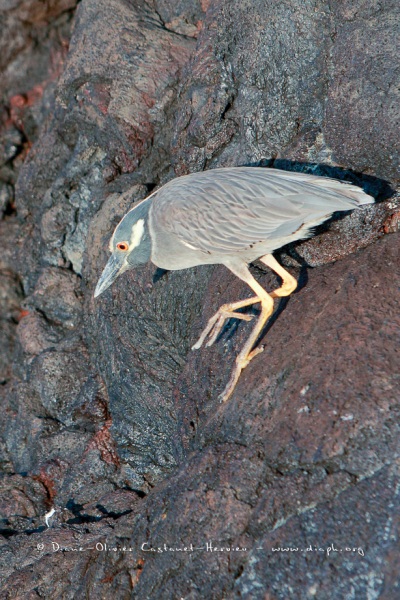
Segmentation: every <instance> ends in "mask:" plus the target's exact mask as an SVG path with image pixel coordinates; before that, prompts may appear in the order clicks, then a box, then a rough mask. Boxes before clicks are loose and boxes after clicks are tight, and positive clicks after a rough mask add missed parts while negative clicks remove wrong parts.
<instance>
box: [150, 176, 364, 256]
mask: <svg viewBox="0 0 400 600" xmlns="http://www.w3.org/2000/svg"><path fill="white" fill-rule="evenodd" d="M286 174H287V176H285V175H286ZM368 198H370V197H369V196H367V195H366V194H365V193H364V192H363V191H362V190H361V189H360V188H358V187H356V186H353V185H348V184H342V183H340V182H338V181H336V180H328V179H327V178H322V177H315V176H312V175H306V174H303V173H293V172H287V171H277V170H275V169H262V168H250V167H236V168H232V169H230V168H229V169H214V170H210V171H204V172H202V173H194V174H192V175H187V176H184V177H180V178H178V179H174V180H173V181H171V182H169V183H168V184H166V185H165V186H164V187H163V188H161V189H160V190H159V191H158V193H157V194H156V195H155V197H154V200H153V204H152V208H151V215H152V219H153V222H154V224H155V226H156V228H157V229H160V230H162V231H163V232H165V233H166V234H169V235H175V236H177V237H178V238H179V239H180V240H181V241H182V242H184V243H185V244H186V245H189V246H191V247H192V248H195V249H198V250H200V251H202V252H206V253H210V252H219V253H222V254H224V253H226V254H229V253H232V252H236V251H240V250H242V249H244V248H247V247H251V246H252V245H255V244H257V243H259V242H264V241H267V240H268V241H269V240H270V241H273V240H274V239H278V238H285V237H287V236H290V235H291V234H294V233H295V232H296V231H297V230H299V229H300V228H302V227H304V226H306V227H305V228H304V231H305V235H304V237H306V236H307V235H306V231H307V224H309V227H313V226H315V225H316V224H318V223H321V222H323V221H324V220H325V219H327V218H328V217H329V216H330V215H331V214H332V213H333V212H335V211H340V210H351V209H353V208H355V207H356V206H358V205H359V204H361V203H363V202H364V203H367V202H368V201H369V202H371V201H373V199H370V200H366V199H368Z"/></svg>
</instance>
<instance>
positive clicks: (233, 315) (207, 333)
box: [192, 299, 259, 350]
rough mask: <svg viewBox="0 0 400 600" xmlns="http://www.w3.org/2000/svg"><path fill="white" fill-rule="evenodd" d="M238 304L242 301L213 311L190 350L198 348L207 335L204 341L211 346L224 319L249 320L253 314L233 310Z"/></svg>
mask: <svg viewBox="0 0 400 600" xmlns="http://www.w3.org/2000/svg"><path fill="white" fill-rule="evenodd" d="M249 300H253V299H249ZM258 301H259V300H258V299H257V300H253V302H248V304H250V303H251V304H253V303H255V302H258ZM238 304H240V305H242V303H239V302H236V303H234V304H224V305H223V306H221V308H220V309H219V310H218V311H217V312H216V313H215V315H214V316H213V317H211V319H210V320H209V321H208V323H207V325H206V327H205V329H204V331H203V333H202V334H201V336H200V337H199V339H198V340H197V342H196V343H195V344H194V346H192V350H198V349H199V348H201V346H202V345H203V343H204V341H205V340H206V339H207V337H208V338H209V339H208V341H207V343H206V346H207V347H209V346H212V345H213V343H214V342H215V340H216V339H217V337H218V335H219V334H220V332H221V329H222V327H223V326H224V323H225V321H227V320H228V319H241V320H242V321H251V320H252V319H253V316H254V315H243V314H242V313H238V312H236V311H235V309H236V308H241V307H242V306H238ZM248 304H247V305H248ZM245 306H246V305H245Z"/></svg>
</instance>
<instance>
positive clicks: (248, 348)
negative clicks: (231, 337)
mask: <svg viewBox="0 0 400 600" xmlns="http://www.w3.org/2000/svg"><path fill="white" fill-rule="evenodd" d="M250 278H251V280H250ZM247 283H248V284H249V285H250V287H252V288H253V290H254V291H255V292H256V294H257V295H258V297H259V298H260V302H261V313H260V316H259V317H258V320H257V323H256V325H255V327H254V329H253V331H252V332H251V335H250V337H249V339H248V340H247V342H246V343H245V345H244V346H243V348H242V350H241V352H240V353H239V355H238V356H237V358H236V364H235V368H234V371H233V373H232V375H231V378H230V380H229V382H228V385H227V386H226V388H225V389H224V391H223V392H222V394H221V395H220V400H221V402H226V401H227V400H228V398H229V396H230V395H231V394H232V392H233V390H234V389H235V386H236V384H237V382H238V379H239V377H240V374H241V372H242V371H243V369H244V368H245V367H247V365H248V364H249V362H250V361H251V359H252V358H254V357H255V356H257V354H260V352H262V351H263V350H264V348H263V347H262V346H261V347H259V348H255V349H254V350H253V349H252V348H253V346H254V344H255V343H256V341H257V339H258V336H259V335H260V333H261V331H262V330H263V328H264V325H265V323H266V322H267V320H268V319H269V317H270V316H271V314H272V312H273V310H274V301H273V299H272V298H271V296H270V295H269V294H268V293H267V292H266V291H265V290H264V289H263V288H262V287H261V286H260V285H259V284H258V283H257V281H256V280H255V279H254V278H253V277H252V276H251V275H250V273H249V279H248V280H247Z"/></svg>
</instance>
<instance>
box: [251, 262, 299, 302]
mask: <svg viewBox="0 0 400 600" xmlns="http://www.w3.org/2000/svg"><path fill="white" fill-rule="evenodd" d="M259 260H261V262H263V263H264V264H265V265H267V267H269V268H270V269H272V270H273V271H275V273H276V274H277V275H279V277H280V278H281V279H282V285H281V287H280V288H277V289H276V290H274V291H273V292H270V293H269V295H270V296H271V298H282V297H283V296H290V294H291V293H292V292H294V290H295V289H296V288H297V281H296V279H295V278H294V277H293V275H291V274H290V273H288V272H287V271H286V270H285V269H284V268H283V267H282V265H280V264H279V263H278V261H277V260H276V258H274V257H273V256H272V254H266V255H265V256H262V257H261V258H260V259H259Z"/></svg>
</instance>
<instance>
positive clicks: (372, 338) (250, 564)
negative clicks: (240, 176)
mask: <svg viewBox="0 0 400 600" xmlns="http://www.w3.org/2000/svg"><path fill="white" fill-rule="evenodd" d="M75 5H76V3H75V2H73V1H72V0H71V1H70V0H60V1H54V2H53V1H51V2H50V1H49V2H45V3H43V2H25V1H22V2H14V1H13V0H9V1H5V0H4V1H3V2H0V13H1V15H2V17H4V18H3V20H2V26H1V27H3V29H4V36H3V37H2V42H1V43H0V49H1V50H2V54H1V59H0V70H2V77H1V86H2V87H1V102H2V103H3V107H4V111H3V113H4V116H2V118H1V121H0V152H1V156H0V213H1V220H0V236H1V237H0V239H1V243H2V252H1V254H0V296H1V298H2V304H1V307H0V324H1V326H2V328H1V332H0V343H1V345H0V367H1V368H2V373H1V378H0V383H1V385H0V395H1V399H2V411H1V414H0V469H1V473H2V488H1V490H0V506H1V519H2V526H1V527H2V535H0V545H1V556H2V558H1V561H0V569H1V573H2V577H3V581H2V594H3V596H4V597H5V598H6V597H14V596H15V595H16V594H17V595H18V596H31V595H32V594H33V595H38V594H39V595H40V596H42V597H46V598H58V597H69V596H71V597H72V596H74V597H75V596H81V595H83V596H85V595H87V594H88V593H89V594H90V595H91V596H93V597H101V598H108V597H118V598H120V597H121V598H125V597H126V598H131V597H135V598H136V597H137V598H159V597H162V598H164V597H165V598H176V597H179V598H193V599H195V598H202V597H206V598H208V597H210V598H240V597H241V598H243V597H251V598H267V597H268V598H274V599H277V600H280V599H282V600H283V599H284V600H287V599H288V598H293V599H294V598H299V597H302V598H303V597H304V598H313V597H318V598H321V599H322V600H324V599H325V598H333V599H337V600H339V599H341V598H343V597H344V596H345V595H346V594H348V593H349V592H348V591H349V590H351V593H352V594H353V596H354V597H357V598H362V597H367V596H371V597H372V596H374V597H375V596H376V597H377V596H378V595H379V597H385V598H395V597H397V595H398V592H397V580H398V575H397V572H398V568H397V564H398V546H399V533H400V532H399V530H398V526H397V520H396V515H397V514H398V511H399V509H400V507H399V501H398V496H397V495H396V490H397V488H398V479H399V477H398V464H397V455H398V442H397V440H398V435H399V415H398V409H397V404H398V372H399V357H398V337H399V331H400V321H399V311H398V289H399V285H400V281H399V269H398V260H399V248H398V229H399V228H398V220H399V219H398V213H399V211H400V207H399V194H398V185H399V173H398V169H397V165H398V156H397V154H398V139H397V138H398V136H397V137H396V131H397V130H396V119H398V110H397V105H398V103H397V104H396V98H397V96H396V94H397V90H396V87H395V85H394V84H393V82H394V81H395V80H396V76H397V75H398V72H399V69H400V67H399V63H398V59H397V55H398V53H396V50H395V43H394V40H395V39H397V38H396V34H397V29H396V28H397V22H396V19H395V18H394V16H395V15H396V8H397V6H396V4H395V2H394V0H393V1H389V2H386V3H384V5H383V4H382V3H381V4H379V5H377V6H375V5H372V4H371V3H368V2H365V1H364V0H359V1H357V2H352V3H350V2H344V3H340V6H339V5H338V6H336V5H335V6H332V5H331V4H329V3H327V2H323V3H315V2H314V1H313V0H307V1H306V2H298V1H297V0H289V1H288V2H286V3H285V4H277V3H273V2H258V1H257V2H246V1H244V2H240V3H232V2H226V1H225V0H211V1H209V0H201V1H200V0H177V1H176V2H173V3H171V2H166V1H164V0H150V1H149V2H141V1H140V2H136V3H126V2H123V1H122V0H112V1H111V2H106V1H105V0H101V1H100V2H99V1H96V2H95V1H94V0H83V1H82V2H80V3H79V4H78V6H77V8H76V10H74V9H75ZM72 25H73V27H72ZM397 37H398V36H397ZM396 153H397V154H396ZM396 156H397V158H396ZM396 161H397V162H396ZM239 164H250V165H259V166H264V167H265V168H268V167H277V168H284V169H288V170H290V169H292V170H293V169H294V170H298V171H303V172H311V173H315V174H320V175H325V176H333V177H336V178H339V179H342V180H346V181H352V182H354V183H356V184H359V185H361V186H362V187H364V189H365V190H366V191H367V192H368V193H371V194H373V195H374V196H375V197H376V198H377V200H378V203H377V204H376V205H373V206H368V207H365V208H364V209H362V210H359V211H355V212H353V213H352V214H348V215H341V216H340V218H337V216H336V217H334V218H333V219H332V220H331V222H330V223H329V224H327V225H325V226H323V227H322V228H320V229H319V235H318V236H317V237H315V238H313V239H311V240H307V241H305V242H301V243H298V244H296V245H292V246H289V247H286V248H283V249H282V250H281V251H280V252H279V256H280V259H281V260H282V262H283V263H284V264H285V265H287V266H288V269H289V270H290V271H291V272H292V273H293V274H294V275H295V276H296V277H297V278H298V279H299V287H298V290H297V291H296V293H295V294H293V296H292V297H291V298H289V299H282V300H280V301H279V302H278V301H277V302H276V310H275V313H274V315H273V317H272V318H271V320H270V322H269V323H268V325H267V327H266V330H265V332H264V334H263V337H262V339H261V340H260V344H262V345H263V346H265V348H264V351H263V353H262V354H260V355H258V356H257V357H255V358H254V360H253V361H252V362H251V364H250V365H249V366H248V367H247V369H246V370H245V371H244V373H243V374H242V376H241V378H240V380H239V383H238V386H237V388H236V389H235V392H234V394H233V395H232V398H231V399H230V401H229V402H228V403H226V404H220V403H219V402H218V394H219V392H221V391H222V389H223V388H224V386H225V384H226V382H227V380H228V378H229V375H230V373H231V368H232V365H233V362H234V359H235V357H236V355H237V353H238V352H239V350H240V348H241V346H242V344H243V343H244V341H245V340H246V338H247V336H248V333H249V328H250V327H251V325H249V324H248V323H246V322H231V323H229V324H228V325H227V326H226V327H225V329H224V330H223V331H222V333H221V335H220V338H219V340H218V341H217V343H216V344H215V345H214V346H212V347H211V348H204V349H201V350H200V351H196V352H192V351H191V349H190V348H191V346H192V345H193V343H194V342H195V340H196V339H197V337H198V336H199V334H200V332H201V330H202V328H203V327H204V325H205V323H206V322H207V320H208V319H209V318H210V316H211V315H212V314H213V313H214V312H215V311H216V310H217V309H218V308H219V306H220V305H221V304H222V303H224V302H227V301H230V300H238V299H241V298H245V297H246V296H249V295H250V294H251V291H250V290H249V289H248V287H247V286H246V285H245V284H243V282H241V281H240V280H239V279H237V278H235V277H234V276H232V274H231V273H230V272H229V271H228V270H227V269H225V268H223V267H221V266H208V267H198V268H195V269H190V270H186V271H181V272H170V273H161V272H160V271H158V270H156V269H155V267H154V266H153V265H151V264H149V265H146V266H144V267H143V268H142V269H138V270H137V271H130V272H127V273H125V274H124V275H123V276H122V277H120V278H119V279H118V280H117V281H116V282H115V284H114V285H113V286H112V287H111V288H110V289H109V290H107V292H106V293H105V294H104V295H102V296H101V297H99V298H98V299H96V300H94V298H93V291H94V287H95V284H96V281H97V279H98V277H99V274H100V273H101V271H102V269H103V267H104V265H105V263H106V260H107V257H108V243H109V238H110V235H111V233H112V231H113V229H114V227H115V225H116V224H117V223H118V221H119V219H120V218H121V217H122V216H123V215H124V214H125V213H126V211H127V210H129V209H130V208H131V207H132V206H133V204H134V203H135V202H137V201H140V200H141V199H143V198H144V197H146V196H147V195H148V194H149V193H150V192H151V191H153V190H155V189H156V188H157V186H159V185H161V184H163V183H165V182H166V181H168V180H170V179H171V178H172V177H174V176H176V175H179V174H184V173H188V172H192V171H196V170H199V169H204V168H212V167H217V166H228V165H239ZM396 189H397V193H396ZM312 267H316V268H312ZM251 269H252V273H253V274H254V276H255V277H256V278H257V279H258V280H259V281H260V283H261V284H262V285H263V286H264V287H265V288H266V289H272V288H273V287H276V286H277V284H278V278H277V277H276V276H275V275H274V274H273V273H271V272H270V271H266V270H265V269H261V268H260V265H257V264H256V265H254V266H252V267H251ZM257 310H258V309H257V306H255V307H253V308H251V309H250V310H249V312H252V313H253V314H256V313H257ZM49 515H51V516H49ZM80 548H82V549H83V550H79V549H80ZM66 567H67V568H66ZM338 572H340V578H339V579H340V580H338V578H337V573H338ZM89 590H90V592H89Z"/></svg>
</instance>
